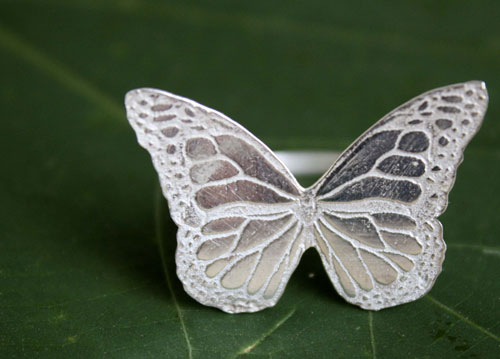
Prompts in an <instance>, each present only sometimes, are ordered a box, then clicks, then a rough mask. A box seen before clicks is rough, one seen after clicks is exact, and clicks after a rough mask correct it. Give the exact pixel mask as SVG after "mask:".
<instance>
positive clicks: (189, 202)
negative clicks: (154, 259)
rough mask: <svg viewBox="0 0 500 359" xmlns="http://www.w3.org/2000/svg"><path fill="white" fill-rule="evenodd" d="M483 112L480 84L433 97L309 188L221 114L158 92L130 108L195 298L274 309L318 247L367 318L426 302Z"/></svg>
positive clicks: (411, 105)
mask: <svg viewBox="0 0 500 359" xmlns="http://www.w3.org/2000/svg"><path fill="white" fill-rule="evenodd" d="M486 106H487V93H486V88H485V86H484V84H483V83H481V82H478V81H471V82H467V83H463V84H457V85H451V86H447V87H443V88H440V89H436V90H433V91H430V92H427V93H425V94H423V95H421V96H419V97H417V98H415V99H413V100H411V101H409V102H407V103H406V104H404V105H402V106H400V107H399V108H397V109H396V110H394V111H392V112H391V113H389V114H388V115H386V116H385V117H384V118H382V119H381V120H380V121H378V122H377V123H375V125H374V126H372V127H371V128H370V129H369V130H368V131H366V132H365V133H364V134H363V135H362V136H361V137H360V138H359V139H358V140H356V141H355V142H354V143H353V144H352V145H351V146H350V147H349V148H348V149H347V150H346V151H345V152H344V153H343V154H342V155H341V156H340V157H339V158H338V160H337V161H336V162H335V163H334V164H333V166H332V167H331V168H330V169H329V170H328V171H327V173H326V174H325V175H324V176H323V177H321V178H320V179H319V180H318V182H316V183H315V184H314V185H313V186H311V187H309V188H307V189H304V188H303V187H301V186H300V184H299V183H298V182H297V180H296V179H295V177H294V176H293V175H292V174H291V173H290V171H289V170H288V169H287V168H286V167H285V166H284V165H283V163H281V161H279V159H278V158H277V157H276V156H275V155H274V153H273V152H272V151H271V150H270V149H269V148H267V147H266V146H265V145H264V144H263V143H262V142H261V141H259V140H258V139H257V138H256V137H255V136H253V135H252V134H251V133H249V132H248V131H247V130H246V129H244V128H243V127H241V126H240V125H239V124H237V123H235V122H234V121H232V120H231V119H229V118H228V117H226V116H224V115H223V114H221V113H219V112H217V111H214V110H211V109H209V108H207V107H205V106H202V105H200V104H197V103H195V102H193V101H191V100H188V99H185V98H182V97H179V96H176V95H173V94H170V93H168V92H164V91H160V90H155V89H138V90H133V91H131V92H129V93H128V94H127V97H126V107H127V116H128V119H129V121H130V123H131V125H132V127H133V128H134V129H135V131H136V133H137V136H138V140H139V143H140V144H141V145H142V146H143V147H145V148H146V149H147V150H148V151H149V152H150V154H151V156H152V159H153V164H154V166H155V168H156V170H157V172H158V174H159V177H160V182H161V186H162V190H163V194H164V195H165V197H166V198H167V200H168V203H169V208H170V215H171V217H172V218H173V220H174V222H175V223H176V224H177V225H178V226H179V231H178V233H177V243H178V246H177V252H176V263H177V274H178V276H179V278H180V279H181V281H182V282H183V285H184V288H185V289H186V291H187V292H188V293H189V294H190V295H191V296H192V297H194V298H195V299H197V300H198V301H199V302H201V303H203V304H206V305H210V306H215V307H218V308H220V309H222V310H224V311H226V312H231V313H235V312H252V311H257V310H261V309H263V308H266V307H269V306H272V305H274V304H275V303H276V302H277V300H278V299H279V297H280V296H281V294H282V293H283V291H284V289H285V286H286V283H287V282H288V279H289V278H290V276H291V274H292V273H293V271H294V269H295V268H296V266H297V265H298V263H299V260H300V257H301V256H302V254H303V253H304V251H305V250H307V249H308V248H310V247H314V248H315V249H316V250H317V251H318V253H319V254H320V257H321V260H322V262H323V265H324V266H325V268H326V271H327V273H328V275H329V277H330V279H331V281H332V283H333V285H334V286H335V288H336V290H337V291H338V292H339V294H340V295H341V296H342V297H344V298H345V299H346V300H347V301H349V302H350V303H353V304H356V305H359V306H360V307H362V308H365V309H375V310H378V309H382V308H385V307H390V306H394V305H398V304H401V303H406V302H409V301H412V300H415V299H417V298H419V297H421V296H422V295H424V294H425V293H426V292H427V291H429V290H430V288H431V287H432V285H433V283H434V281H435V279H436V278H437V276H438V274H439V273H440V271H441V266H442V262H443V260H444V253H445V249H446V245H445V242H444V241H443V238H442V226H441V223H440V222H439V221H438V220H437V217H438V216H439V215H440V214H441V213H442V212H443V211H444V210H445V208H446V205H447V202H448V193H449V191H450V189H451V187H452V185H453V182H454V179H455V175H456V170H457V167H458V165H459V164H460V162H461V160H462V153H463V150H464V148H465V146H466V144H467V143H468V142H469V140H470V139H471V138H472V136H473V135H474V134H475V133H476V132H477V130H478V128H479V126H480V124H481V121H482V118H483V116H484V113H485V111H486Z"/></svg>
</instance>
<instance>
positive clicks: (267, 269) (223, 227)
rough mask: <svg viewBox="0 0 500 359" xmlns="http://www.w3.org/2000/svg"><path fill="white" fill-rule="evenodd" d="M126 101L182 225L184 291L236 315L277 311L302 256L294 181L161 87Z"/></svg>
mask: <svg viewBox="0 0 500 359" xmlns="http://www.w3.org/2000/svg"><path fill="white" fill-rule="evenodd" d="M125 102H126V107H127V116H128V119H129V121H130V123H131V125H132V127H133V128H134V129H135V131H136V133H137V137H138V140H139V143H140V144H141V145H142V146H143V147H145V148H146V149H147V150H148V151H149V152H150V154H151V156H152V159H153V163H154V166H155V168H156V170H157V172H158V174H159V177H160V182H161V186H162V190H163V193H164V195H165V197H166V198H167V199H168V203H169V209H170V214H171V217H172V218H173V220H174V221H175V223H176V224H177V225H178V227H179V231H178V233H177V239H178V246H177V252H176V262H177V273H178V276H179V278H180V279H181V281H182V282H183V284H184V287H185V289H186V291H187V292H188V293H189V294H190V295H191V296H193V297H194V298H195V299H197V300H198V301H200V302H201V303H203V304H206V305H211V306H216V307H219V308H221V309H223V310H225V311H228V312H240V311H255V310H260V309H262V308H265V307H268V306H271V305H274V304H275V302H276V301H277V299H278V298H279V296H280V295H281V293H282V291H283V290H284V287H285V284H286V282H287V281H288V278H289V277H290V275H291V273H292V272H293V269H294V268H295V267H296V265H297V263H298V260H299V259H300V255H301V253H302V252H303V250H304V245H303V243H302V239H301V238H302V236H301V233H302V229H303V225H302V223H301V222H300V221H299V220H298V218H297V217H296V215H295V212H294V210H293V209H294V203H296V202H297V200H298V198H299V197H300V195H301V192H302V188H301V187H300V185H299V184H298V183H297V181H296V180H295V178H294V177H293V176H292V175H291V174H290V172H289V171H288V169H287V168H286V167H285V166H284V165H283V164H282V163H281V162H280V161H279V160H278V159H277V158H276V156H275V155H274V154H273V153H272V152H271V151H270V150H269V149H268V148H267V147H266V146H265V145H263V144H262V143H261V142H260V141H259V140H258V139H256V138H255V137H254V136H253V135H252V134H250V133H249V132H248V131H247V130H245V129H244V128H242V127H241V126H239V125H238V124H236V123H235V122H233V121H232V120H230V119H229V118H227V117H226V116H224V115H222V114H221V113H219V112H217V111H214V110H211V109H209V108H207V107H204V106H202V105H199V104H197V103H195V102H193V101H190V100H187V99H184V98H182V97H179V96H175V95H172V94H170V93H167V92H164V91H159V90H154V89H139V90H134V91H131V92H129V93H128V94H127V97H126V101H125Z"/></svg>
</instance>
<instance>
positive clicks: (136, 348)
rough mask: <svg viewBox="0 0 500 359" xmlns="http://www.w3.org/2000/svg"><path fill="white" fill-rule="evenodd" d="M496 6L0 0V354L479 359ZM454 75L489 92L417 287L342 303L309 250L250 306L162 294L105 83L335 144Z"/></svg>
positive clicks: (168, 285)
mask: <svg viewBox="0 0 500 359" xmlns="http://www.w3.org/2000/svg"><path fill="white" fill-rule="evenodd" d="M499 15H500V2H498V1H465V0H463V1H430V0H420V1H410V2H395V1H385V2H383V1H344V2H341V3H339V2H332V1H319V0H314V1H307V2H306V1H286V2H275V3H272V4H271V3H270V2H268V1H262V0H256V1H251V2H235V1H205V0H197V1H195V0H193V1H182V2H181V1H160V0H157V1H138V0H122V1H120V0H114V1H104V0H73V1H64V0H48V1H36V0H31V1H30V0H27V1H26V0H15V1H14V0H12V1H5V0H2V1H0V75H1V76H0V120H1V130H0V136H1V138H0V156H1V157H0V159H1V167H0V181H1V182H0V184H1V186H0V234H1V237H0V307H1V310H0V357H2V358H21V357H26V358H34V357H45V358H58V357H61V358H68V357H73V358H75V357H76V358H80V357H81V358H101V357H106V358H107V357H110V358H149V357H152V358H234V357H239V356H248V357H251V358H284V357H287V358H304V357H315V358H400V357H405V358H406V357H409V358H443V357H447V358H448V357H463V358H486V357H491V358H498V357H499V356H500V281H499V279H500V240H499V238H498V237H499V229H500V221H499V219H500V218H499V211H500V196H499V190H500V181H499V178H500V167H499V165H500V140H499V135H500V121H499V120H498V117H499V114H500V113H499V112H500V109H499V105H500V66H499V64H500V25H499V20H498V19H499ZM472 79H477V80H484V81H486V83H487V86H488V89H489V93H490V107H489V110H488V113H487V115H486V118H485V122H484V126H483V128H482V129H481V131H480V132H479V134H478V135H477V136H476V138H475V139H474V140H473V141H472V143H471V144H470V145H469V147H468V149H467V151H466V154H465V159H466V160H465V162H464V163H463V164H462V166H461V167H460V169H459V173H458V178H457V181H456V184H455V187H454V189H453V191H452V193H451V197H450V206H449V209H448V211H447V212H446V213H445V214H444V215H443V216H442V217H441V220H442V222H443V224H444V228H445V240H446V241H447V243H448V251H447V258H446V261H445V264H444V271H443V273H442V274H441V276H440V277H439V278H438V280H437V283H436V285H435V287H434V288H433V289H432V291H431V292H430V294H429V295H427V296H426V297H424V298H422V299H420V300H418V301H416V302H413V303H410V304H406V305H402V306H399V307H396V308H391V309H386V310H383V311H381V312H367V311H363V310H361V309H359V308H357V307H354V306H351V305H349V304H347V303H345V302H344V301H343V300H342V299H341V298H340V297H339V296H338V295H337V294H336V293H335V291H334V289H333V287H332V286H331V284H330V283H329V280H328V278H327V277H326V274H325V272H324V270H323V269H322V267H321V263H320V261H319V257H318V255H317V254H315V253H313V252H308V253H306V255H305V257H304V258H303V261H302V262H301V264H300V266H299V268H298V270H297V272H296V273H295V274H294V275H293V277H292V279H291V282H290V284H289V285H288V287H287V289H286V292H285V294H284V295H283V297H282V299H281V300H280V301H279V303H278V304H277V305H276V307H274V308H272V309H267V310H264V311H262V312H259V313H255V314H242V315H229V314H225V313H222V312H220V311H218V310H216V309H212V308H207V307H203V306H202V305H200V304H198V303H197V302H195V301H194V300H192V299H191V298H189V297H188V296H187V295H186V294H185V293H184V291H183V290H182V287H181V284H180V283H179V281H178V280H177V277H176V275H175V264H174V262H173V259H174V250H175V232H176V228H175V226H174V225H173V223H172V222H171V221H170V219H169V217H168V212H167V208H166V204H165V201H164V200H163V199H162V198H160V196H159V194H158V193H159V192H158V184H157V178H156V174H155V173H154V171H153V168H152V165H151V161H150V158H149V156H148V155H147V153H146V151H144V150H143V149H141V148H140V147H139V146H138V145H137V142H136V138H135V135H134V134H133V131H132V130H131V128H129V126H128V124H127V121H126V118H125V112H124V108H123V105H122V103H123V96H124V94H125V92H126V91H128V90H130V89H132V88H136V87H144V86H148V87H158V88H162V89H165V90H168V91H171V92H173V93H177V94H179V95H182V96H186V97H189V98H192V99H195V100H196V101H198V102H200V103H202V104H205V105H207V106H210V107H213V108H215V109H218V110H221V111H222V112H224V113H226V114H227V115H229V116H230V117H232V118H234V119H235V120H237V121H238V122H240V123H241V124H243V125H244V126H245V127H247V128H248V129H249V130H251V131H252V132H253V133H255V134H256V135H257V136H258V137H259V138H261V139H262V140H263V141H264V142H266V143H267V144H268V145H269V146H270V147H271V148H272V149H274V150H280V149H281V150H282V149H324V150H343V149H344V148H345V147H346V146H347V145H349V143H351V142H352V141H353V140H354V139H355V138H356V137H357V136H359V135H360V134H361V133H362V132H363V131H364V130H365V129H367V128H368V127H369V126H370V125H371V124H372V123H373V122H374V121H376V120H377V119H378V118H380V117H381V116H382V115H383V114H385V113H387V112H388V111H390V110H391V109H393V108H394V107H396V106H398V105H399V104H401V103H403V102H404V101H406V100H408V99H410V98H412V97H413V96H415V95H418V94H419V93H421V92H424V91H426V90H429V89H432V88H434V87H438V86H442V85H447V84H451V83H456V82H462V81H467V80H472ZM306 181H309V182H310V181H311V179H306ZM158 240H161V241H162V243H164V247H165V251H164V253H163V257H164V259H165V263H164V264H165V265H164V266H163V265H162V259H161V256H160V253H159V251H158V245H157V242H158Z"/></svg>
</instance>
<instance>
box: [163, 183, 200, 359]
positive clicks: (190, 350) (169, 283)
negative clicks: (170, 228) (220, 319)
mask: <svg viewBox="0 0 500 359" xmlns="http://www.w3.org/2000/svg"><path fill="white" fill-rule="evenodd" d="M161 200H162V195H161V190H160V188H158V190H157V191H156V195H155V205H154V209H155V224H156V237H157V238H156V239H157V241H158V247H159V250H160V257H161V263H162V266H163V271H164V272H165V278H166V282H167V287H168V290H169V291H170V294H171V296H172V301H173V302H174V306H175V310H176V311H177V316H178V317H179V322H180V325H181V330H182V334H183V336H184V340H185V341H186V347H187V351H188V358H189V359H192V358H193V346H192V345H191V341H190V339H189V335H188V332H187V328H186V323H185V322H184V316H183V315H182V311H181V307H180V306H179V302H178V301H177V297H176V295H175V292H174V288H173V285H172V279H171V278H170V272H169V270H168V265H167V260H166V258H165V248H164V246H163V231H162V228H163V227H162V225H163V216H162V213H161Z"/></svg>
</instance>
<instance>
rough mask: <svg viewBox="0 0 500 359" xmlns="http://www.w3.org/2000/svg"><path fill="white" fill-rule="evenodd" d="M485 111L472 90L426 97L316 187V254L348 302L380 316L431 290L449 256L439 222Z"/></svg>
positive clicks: (381, 126)
mask: <svg viewBox="0 0 500 359" xmlns="http://www.w3.org/2000/svg"><path fill="white" fill-rule="evenodd" d="M487 101H488V97H487V93H486V88H485V86H484V84H483V83H481V82H477V81H472V82H467V83H463V84H457V85H452V86H447V87H443V88H439V89H436V90H433V91H430V92H427V93H425V94H423V95H421V96H419V97H417V98H415V99H413V100H411V101H409V102H408V103H406V104H404V105H402V106H400V107H399V108H397V109H396V110H394V111H392V112H391V113H389V114H388V115H387V116H385V117H384V118H382V119H381V120H380V121H378V122H377V123H376V124H375V125H374V126H373V127H372V128H370V129H369V130H368V131H367V132H365V133H364V134H363V135H362V136H361V137H360V138H359V139H358V140H357V141H355V143H354V144H353V145H351V146H350V147H349V148H348V149H347V150H346V151H345V152H344V153H343V154H342V155H341V156H340V157H339V159H338V160H337V161H336V163H335V164H334V165H333V166H332V168H331V169H330V170H329V171H328V172H327V173H326V174H325V175H324V176H323V177H322V178H321V179H320V180H319V181H318V182H317V184H316V185H315V186H314V193H315V194H316V196H317V200H318V208H319V211H320V212H321V213H320V215H319V216H320V218H319V219H318V220H317V222H316V223H315V238H316V239H317V248H318V250H319V252H320V254H321V257H322V260H323V263H324V264H325V267H326V268H327V272H328V274H329V276H330V278H331V280H332V282H333V283H334V285H335V287H336V288H337V290H338V291H339V293H341V295H342V296H343V297H344V298H345V299H347V300H348V301H349V302H351V303H354V304H357V305H360V306H361V307H363V308H366V309H381V308H385V307H389V306H393V305H397V304H401V303H405V302H408V301H411V300H414V299H417V298H419V297H421V296H422V295H424V294H425V293H426V292H427V291H428V290H429V289H430V288H431V287H432V285H433V283H434V281H435V279H436V277H437V275H438V274H439V273H440V271H441V264H442V261H443V259H444V252H445V249H446V245H445V243H444V241H443V238H442V227H441V223H440V222H439V221H438V220H437V217H438V216H439V215H440V214H441V213H443V211H444V210H445V208H446V205H447V203H448V193H449V191H450V190H451V187H452V186H453V182H454V179H455V175H456V171H457V167H458V165H459V164H460V162H461V161H462V156H463V151H464V149H465V146H466V145H467V143H468V142H469V141H470V139H471V138H472V136H473V135H474V134H475V133H476V132H477V130H478V129H479V126H480V125H481V122H482V119H483V116H484V113H485V111H486V107H487Z"/></svg>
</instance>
